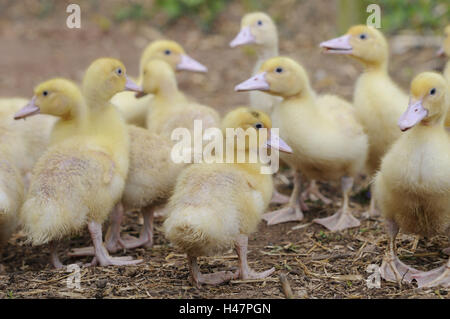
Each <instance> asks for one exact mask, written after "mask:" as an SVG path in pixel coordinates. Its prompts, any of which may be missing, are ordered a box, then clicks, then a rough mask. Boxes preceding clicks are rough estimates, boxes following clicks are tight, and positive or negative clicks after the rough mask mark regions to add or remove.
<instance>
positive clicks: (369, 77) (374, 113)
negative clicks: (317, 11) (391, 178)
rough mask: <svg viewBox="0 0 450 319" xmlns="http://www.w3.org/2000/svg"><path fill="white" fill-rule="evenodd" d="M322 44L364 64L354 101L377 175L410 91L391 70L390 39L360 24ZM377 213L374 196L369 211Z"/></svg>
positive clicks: (372, 170)
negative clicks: (389, 60)
mask: <svg viewBox="0 0 450 319" xmlns="http://www.w3.org/2000/svg"><path fill="white" fill-rule="evenodd" d="M320 46H321V47H322V48H324V49H325V52H326V53H334V54H346V55H348V56H350V57H352V58H354V59H356V60H358V61H360V62H361V63H362V64H363V66H364V73H363V74H361V75H360V77H359V78H358V80H357V82H356V85H355V90H354V95H353V105H354V106H355V113H356V116H357V119H358V120H359V122H360V123H361V124H362V125H363V127H364V131H365V133H366V134H367V136H368V137H369V154H368V157H367V165H366V168H367V172H368V174H369V175H370V176H373V175H374V174H375V172H376V171H377V170H378V169H379V166H380V163H381V159H382V157H383V156H384V154H386V152H387V151H388V150H389V148H390V147H391V145H392V143H393V142H394V141H395V140H396V139H397V138H399V136H400V131H399V130H398V128H397V122H396V121H397V119H398V118H399V117H400V115H401V114H402V113H403V112H404V111H405V109H406V105H408V96H407V94H405V93H404V92H403V91H402V90H401V89H400V88H399V87H398V86H397V85H396V84H395V83H394V82H393V81H392V79H391V78H390V77H389V74H388V57H389V48H388V43H387V41H386V39H385V37H384V36H383V34H382V33H381V32H380V31H378V30H377V29H375V28H373V27H370V26H366V25H357V26H353V27H351V28H350V29H349V30H348V32H347V33H346V34H345V35H343V36H341V37H339V38H336V39H332V40H329V41H325V42H322V43H321V44H320ZM372 193H373V192H372ZM377 214H378V213H377V211H376V207H375V200H374V196H371V201H370V208H369V215H370V216H375V215H377Z"/></svg>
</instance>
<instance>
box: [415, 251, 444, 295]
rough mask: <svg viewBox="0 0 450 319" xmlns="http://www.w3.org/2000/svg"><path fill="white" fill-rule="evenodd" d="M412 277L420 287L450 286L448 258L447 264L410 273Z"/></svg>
mask: <svg viewBox="0 0 450 319" xmlns="http://www.w3.org/2000/svg"><path fill="white" fill-rule="evenodd" d="M412 278H413V279H415V280H416V281H417V286H418V287H419V288H422V287H436V286H443V287H450V258H449V259H448V261H447V264H446V265H444V266H442V267H439V268H437V269H434V270H431V271H427V272H419V273H417V274H415V275H412Z"/></svg>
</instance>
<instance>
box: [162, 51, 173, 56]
mask: <svg viewBox="0 0 450 319" xmlns="http://www.w3.org/2000/svg"><path fill="white" fill-rule="evenodd" d="M171 53H172V51H170V50H166V51H164V54H165V55H170V54H171Z"/></svg>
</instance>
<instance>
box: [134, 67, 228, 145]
mask: <svg viewBox="0 0 450 319" xmlns="http://www.w3.org/2000/svg"><path fill="white" fill-rule="evenodd" d="M142 88H143V91H144V92H145V94H148V93H151V94H154V97H153V99H152V100H151V102H150V104H151V105H150V110H149V111H148V114H147V129H148V130H150V131H151V132H153V133H156V134H160V135H162V136H167V137H169V138H170V136H171V134H172V132H173V130H174V129H176V128H178V127H183V128H187V129H189V130H193V129H194V121H195V120H201V123H202V127H203V129H207V128H210V127H218V126H219V125H220V116H219V113H218V112H217V111H215V110H214V109H212V108H211V107H208V106H205V105H201V104H197V103H194V102H188V101H187V100H186V97H185V96H184V94H183V93H182V92H181V91H179V90H178V85H177V80H176V78H175V73H174V71H173V69H172V67H171V66H170V65H169V64H168V63H166V62H164V61H162V60H151V61H150V62H148V63H147V65H146V66H145V67H144V71H143V81H142Z"/></svg>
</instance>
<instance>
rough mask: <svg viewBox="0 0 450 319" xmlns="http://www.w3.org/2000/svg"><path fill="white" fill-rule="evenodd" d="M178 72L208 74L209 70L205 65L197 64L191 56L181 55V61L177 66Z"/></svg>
mask: <svg viewBox="0 0 450 319" xmlns="http://www.w3.org/2000/svg"><path fill="white" fill-rule="evenodd" d="M177 70H180V71H181V70H185V71H192V72H203V73H204V72H208V68H207V67H206V66H204V65H203V64H201V63H199V62H197V61H196V60H194V59H193V58H191V57H190V56H189V55H186V54H181V61H180V63H178V64H177Z"/></svg>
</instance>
